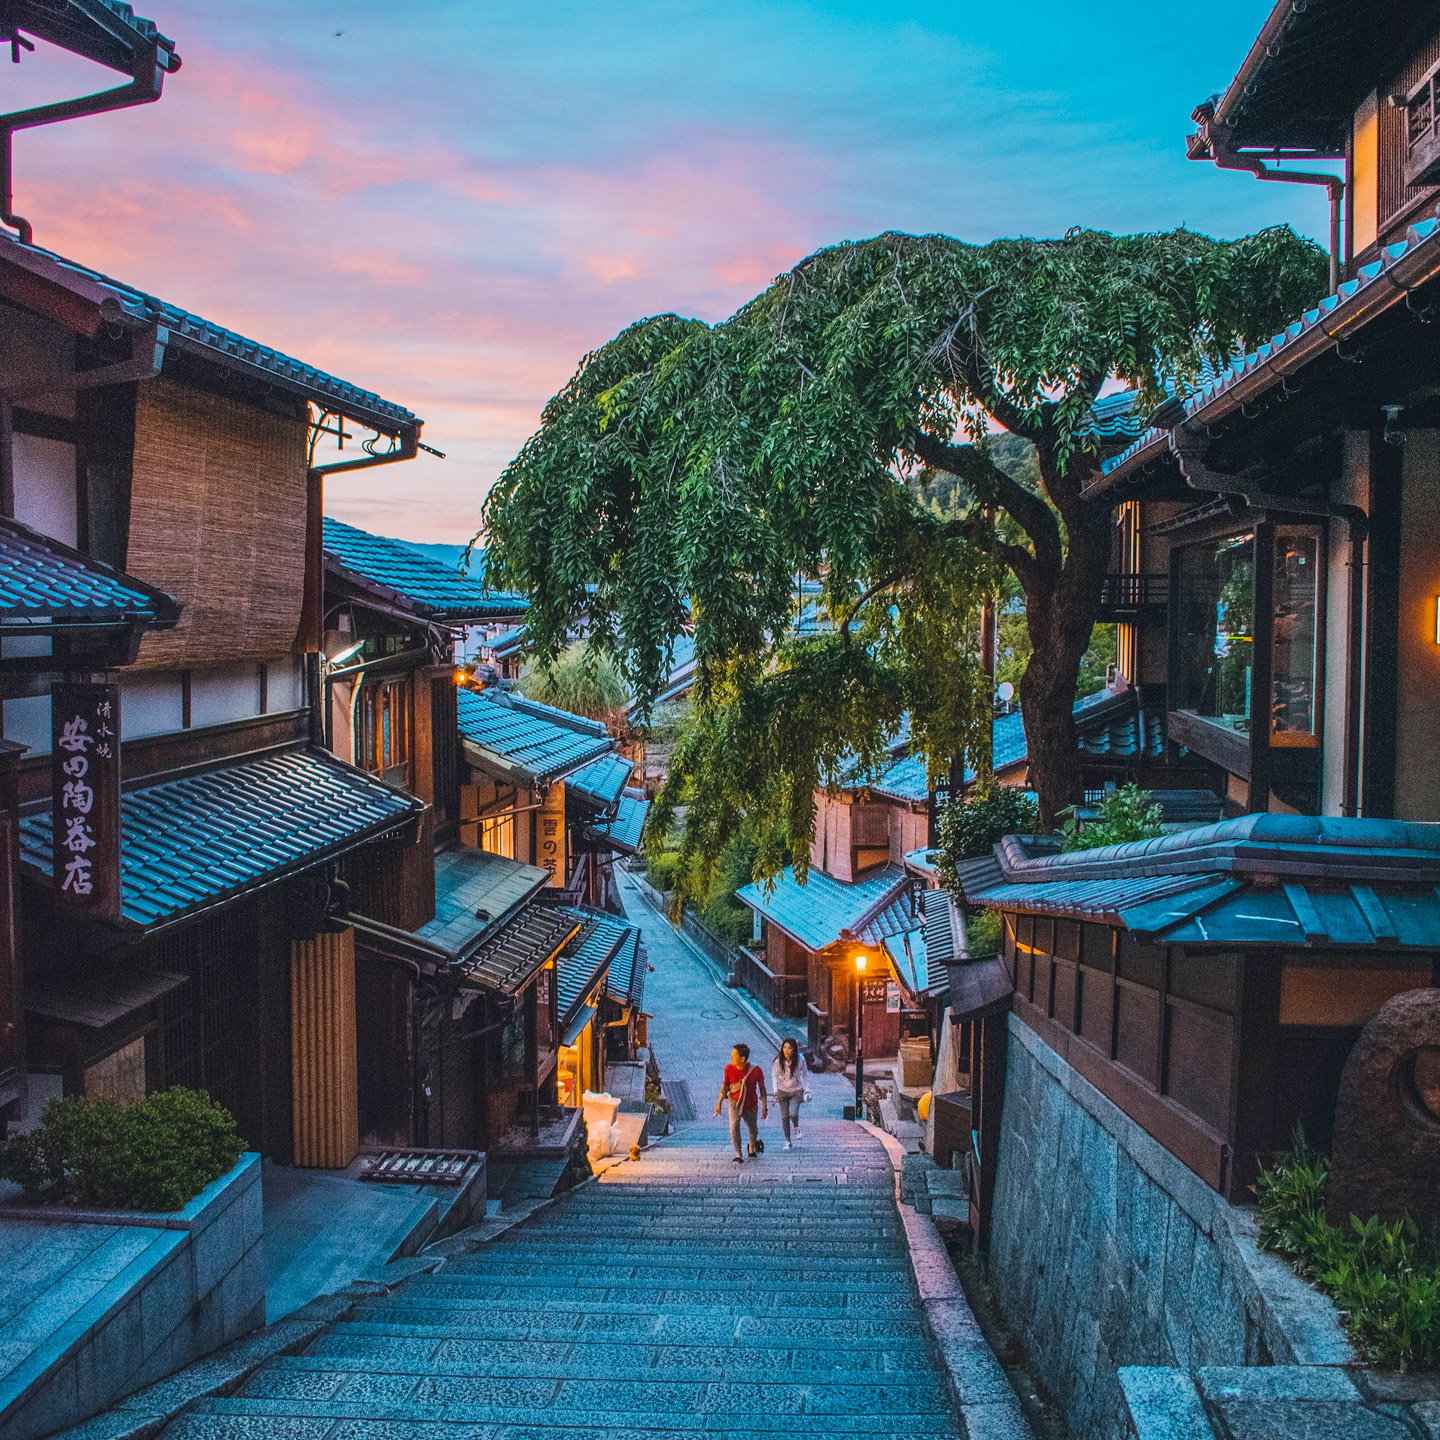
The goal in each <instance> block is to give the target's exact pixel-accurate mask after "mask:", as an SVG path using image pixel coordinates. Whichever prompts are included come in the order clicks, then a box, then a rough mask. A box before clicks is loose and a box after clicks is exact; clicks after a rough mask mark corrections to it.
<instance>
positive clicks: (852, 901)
mask: <svg viewBox="0 0 1440 1440" xmlns="http://www.w3.org/2000/svg"><path fill="white" fill-rule="evenodd" d="M906 883H907V877H906V874H905V872H904V871H903V870H901V869H900V868H899V867H898V866H895V865H887V866H886V867H885V868H884V869H883V870H879V871H877V872H876V873H875V874H873V875H868V876H866V877H865V878H864V879H863V880H857V881H855V883H854V884H853V885H845V884H842V883H841V882H840V881H839V880H835V879H832V878H831V877H830V876H829V875H827V874H825V872H824V871H823V870H814V869H812V870H811V871H810V873H809V876H808V878H807V879H806V882H805V884H803V885H802V884H800V882H799V881H798V880H796V878H795V873H794V871H793V870H791V869H790V868H789V867H788V866H787V867H786V869H784V870H783V871H781V873H780V874H779V875H777V876H776V877H775V882H774V887H773V889H772V890H771V892H770V893H769V894H768V895H767V894H766V893H765V887H764V886H762V885H755V884H751V885H745V886H742V887H741V888H740V889H739V890H738V891H736V895H737V897H738V898H739V899H740V900H741V901H743V902H744V903H745V904H746V905H748V906H749V907H750V908H751V909H752V910H758V911H759V912H760V914H761V915H763V916H764V917H765V918H766V919H767V920H769V921H771V922H772V923H773V924H775V925H778V926H779V927H780V928H781V929H782V930H783V931H785V933H786V934H787V935H792V936H794V938H795V939H796V940H797V941H799V943H800V944H801V945H803V946H804V947H805V948H806V949H807V950H823V949H825V947H826V946H827V945H833V944H834V943H835V942H836V941H837V940H838V939H839V938H840V932H841V931H842V930H849V931H850V932H851V933H852V934H855V935H857V936H858V934H859V931H860V929H861V928H862V927H863V926H864V925H865V924H866V922H867V921H869V920H870V919H871V917H872V916H874V915H877V914H878V913H879V912H880V911H881V910H883V909H884V908H885V907H886V905H888V904H889V903H890V902H891V901H892V900H894V898H895V897H896V895H898V894H899V892H900V891H901V890H902V889H903V888H904V886H905V885H906Z"/></svg>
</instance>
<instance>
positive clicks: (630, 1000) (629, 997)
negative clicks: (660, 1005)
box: [605, 929, 648, 1009]
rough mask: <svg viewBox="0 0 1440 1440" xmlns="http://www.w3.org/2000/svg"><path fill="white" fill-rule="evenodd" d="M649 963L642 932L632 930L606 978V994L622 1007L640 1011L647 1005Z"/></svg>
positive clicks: (617, 953)
mask: <svg viewBox="0 0 1440 1440" xmlns="http://www.w3.org/2000/svg"><path fill="white" fill-rule="evenodd" d="M647 964H648V962H647V961H646V959H645V953H644V951H643V950H641V948H640V931H639V930H637V929H632V930H631V931H630V933H629V934H628V935H627V936H626V937H625V943H624V944H623V945H621V947H620V949H619V950H618V951H617V952H616V954H615V958H614V959H613V960H612V961H611V962H610V969H609V971H608V972H607V973H606V976H605V993H606V994H607V995H608V996H609V997H610V998H611V999H612V1000H618V1001H619V1002H620V1004H622V1005H633V1006H635V1007H636V1009H639V1008H640V1006H642V1005H643V1004H644V1003H645V975H646V969H647Z"/></svg>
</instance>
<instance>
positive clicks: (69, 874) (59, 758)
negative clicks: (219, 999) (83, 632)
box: [50, 684, 120, 920]
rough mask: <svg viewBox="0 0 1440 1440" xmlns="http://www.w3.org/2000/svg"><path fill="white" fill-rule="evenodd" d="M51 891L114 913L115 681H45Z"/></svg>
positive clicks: (82, 906)
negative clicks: (49, 716) (49, 720)
mask: <svg viewBox="0 0 1440 1440" xmlns="http://www.w3.org/2000/svg"><path fill="white" fill-rule="evenodd" d="M51 700H52V705H53V725H54V733H53V735H52V737H51V757H50V772H51V782H50V784H51V792H52V795H53V797H54V810H53V812H52V813H53V815H54V831H55V834H54V846H53V852H52V854H53V861H54V867H55V869H54V874H55V894H56V895H57V896H58V897H59V899H61V900H62V901H64V903H65V904H67V905H71V906H73V907H74V908H75V909H77V910H84V911H85V912H86V913H88V914H90V915H98V916H101V917H104V918H106V919H110V920H118V919H119V918H120V687H119V686H118V685H72V684H60V685H54V686H52V687H51Z"/></svg>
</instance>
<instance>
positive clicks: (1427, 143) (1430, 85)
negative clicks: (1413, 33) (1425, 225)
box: [1404, 65, 1440, 186]
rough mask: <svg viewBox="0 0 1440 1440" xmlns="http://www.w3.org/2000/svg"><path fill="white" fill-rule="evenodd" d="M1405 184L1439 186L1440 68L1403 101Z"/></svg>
mask: <svg viewBox="0 0 1440 1440" xmlns="http://www.w3.org/2000/svg"><path fill="white" fill-rule="evenodd" d="M1404 107H1405V183H1406V185H1410V186H1414V185H1435V184H1440V124H1437V123H1436V122H1437V120H1440V65H1437V66H1436V67H1435V69H1434V70H1432V71H1431V72H1430V73H1429V74H1428V75H1427V76H1426V77H1425V78H1424V80H1422V81H1421V82H1420V84H1419V85H1418V86H1417V87H1416V88H1415V89H1414V90H1412V91H1411V92H1410V94H1409V95H1407V96H1406V97H1405V99H1404Z"/></svg>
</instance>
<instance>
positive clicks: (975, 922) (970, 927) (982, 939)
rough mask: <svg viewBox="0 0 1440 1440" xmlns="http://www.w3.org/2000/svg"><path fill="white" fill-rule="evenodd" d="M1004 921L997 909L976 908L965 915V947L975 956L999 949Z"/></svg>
mask: <svg viewBox="0 0 1440 1440" xmlns="http://www.w3.org/2000/svg"><path fill="white" fill-rule="evenodd" d="M1003 925H1004V922H1003V921H1002V920H1001V919H1000V912H999V911H998V910H976V911H973V912H972V913H971V914H969V915H967V916H966V917H965V941H966V949H967V950H968V951H969V952H970V954H971V955H972V956H974V957H976V958H979V957H980V956H983V955H995V954H997V953H998V952H999V950H1000V943H1001V937H1002V935H1003V934H1004V929H1003Z"/></svg>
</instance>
